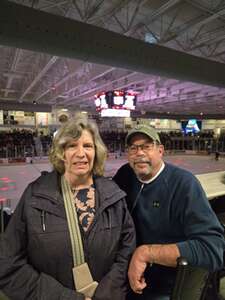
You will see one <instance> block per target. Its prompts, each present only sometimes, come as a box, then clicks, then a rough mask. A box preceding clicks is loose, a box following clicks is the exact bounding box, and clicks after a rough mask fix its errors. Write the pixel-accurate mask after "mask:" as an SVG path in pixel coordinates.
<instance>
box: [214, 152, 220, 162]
mask: <svg viewBox="0 0 225 300" xmlns="http://www.w3.org/2000/svg"><path fill="white" fill-rule="evenodd" d="M219 157H220V152H219V150H216V152H215V160H219Z"/></svg>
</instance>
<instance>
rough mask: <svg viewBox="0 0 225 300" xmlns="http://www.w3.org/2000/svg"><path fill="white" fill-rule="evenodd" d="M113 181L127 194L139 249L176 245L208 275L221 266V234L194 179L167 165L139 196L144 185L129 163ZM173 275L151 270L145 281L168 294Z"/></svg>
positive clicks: (223, 245) (156, 267)
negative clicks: (208, 272) (160, 245)
mask: <svg viewBox="0 0 225 300" xmlns="http://www.w3.org/2000/svg"><path fill="white" fill-rule="evenodd" d="M114 180H115V181H116V182H117V184H118V185H119V186H120V187H121V188H122V189H124V190H125V192H126V193H127V202H128V207H129V208H130V210H132V216H133V219H134V223H135V226H136V231H137V243H138V245H142V244H171V243H176V244H177V246H178V248H179V250H180V254H181V256H183V257H185V258H186V259H187V260H188V262H189V264H191V265H193V266H199V267H203V268H206V269H208V270H210V271H213V270H216V269H220V268H221V267H222V266H223V252H224V249H225V242H224V237H223V229H222V227H221V225H220V224H219V222H218V219H217V217H216V216H215V214H214V212H213V211H212V209H211V207H210V205H209V202H208V200H207V198H206V196H205V193H204V191H203V189H202V187H201V185H200V183H199V181H198V180H197V178H196V177H195V176H194V175H193V174H191V173H190V172H188V171H186V170H183V169H180V168H178V167H176V166H173V165H170V164H167V163H166V164H165V168H164V169H163V171H162V172H161V173H160V175H159V176H158V177H157V178H156V179H155V180H153V181H152V182H150V183H148V184H145V185H144V187H143V189H142V191H141V193H138V192H139V191H140V188H141V185H142V184H141V182H140V181H139V180H138V179H137V178H136V175H135V174H134V172H133V170H132V169H131V168H130V167H129V165H128V164H126V165H124V166H122V167H121V169H120V170H119V171H118V172H117V174H116V175H115V177H114ZM137 195H138V199H136V197H137ZM135 202H136V205H135V207H133V205H134V203H135ZM175 275H176V273H175V269H174V268H169V267H163V266H161V265H153V266H152V267H151V268H148V269H147V270H146V274H145V277H146V280H147V282H148V281H149V286H150V287H151V288H152V289H153V290H154V289H156V290H157V291H159V290H160V291H165V292H168V291H169V290H171V288H172V286H173V283H174V279H175Z"/></svg>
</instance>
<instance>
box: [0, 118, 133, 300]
mask: <svg viewBox="0 0 225 300" xmlns="http://www.w3.org/2000/svg"><path fill="white" fill-rule="evenodd" d="M105 158H106V148H105V145H104V144H103V142H102V140H101V138H100V136H99V132H98V129H97V126H96V125H95V124H94V123H93V122H91V121H89V120H88V119H86V118H85V117H84V116H79V115H78V116H76V117H75V118H74V119H72V120H70V121H69V122H68V123H66V124H64V125H63V126H62V127H61V128H60V129H59V131H58V132H57V134H56V136H55V138H54V140H53V145H52V148H51V153H50V161H51V162H52V164H53V167H54V171H52V172H51V173H48V172H45V173H44V174H42V175H41V176H40V177H39V178H38V179H37V180H35V181H34V182H33V183H31V184H29V186H28V187H27V189H26V190H25V192H24V194H23V196H22V198H21V200H20V202H19V204H18V206H17V208H16V210H15V212H14V214H13V216H12V218H11V220H10V222H9V224H8V226H7V229H6V231H5V233H4V234H3V236H2V237H1V241H0V290H2V291H3V293H5V294H6V295H7V296H8V297H9V298H10V299H11V300H19V299H27V300H29V299H30V300H33V299H46V300H55V299H71V300H72V299H74V300H91V299H93V300H111V299H112V297H113V298H114V299H116V300H125V296H126V291H127V287H128V286H127V285H128V282H127V269H128V261H129V259H130V256H131V254H132V252H133V250H134V248H135V230H134V225H133V222H132V218H131V216H130V214H129V212H128V209H127V207H126V203H125V198H124V197H125V193H124V192H123V191H121V190H120V189H119V188H118V186H117V185H116V184H115V183H114V182H113V181H112V180H109V179H107V178H104V177H103V176H102V174H103V170H104V162H105ZM69 220H71V222H70V221H69ZM68 228H72V229H70V230H69V229H68ZM70 237H71V240H70ZM78 253H79V254H78ZM84 259H85V260H86V262H87V263H88V266H89V268H90V272H91V273H92V276H93V279H94V280H95V282H91V283H90V284H91V285H90V286H91V287H93V289H92V292H93V293H94V295H93V298H92V297H91V295H90V293H89V292H90V288H89V287H90V286H87V287H85V288H84V289H80V288H79V287H78V286H77V281H78V280H80V281H85V278H86V277H85V278H83V277H84V276H85V274H84V273H83V272H82V270H84V269H85V270H86V272H88V270H89V268H88V267H87V265H85V264H82V265H79V266H78V267H77V268H73V266H74V265H75V266H76V265H77V264H80V263H84ZM72 269H74V270H73V271H74V273H73V272H72ZM79 270H81V271H79ZM73 275H74V281H75V283H74V281H73ZM97 282H98V285H97ZM82 283H83V282H82ZM75 286H76V288H75ZM96 286H97V287H96Z"/></svg>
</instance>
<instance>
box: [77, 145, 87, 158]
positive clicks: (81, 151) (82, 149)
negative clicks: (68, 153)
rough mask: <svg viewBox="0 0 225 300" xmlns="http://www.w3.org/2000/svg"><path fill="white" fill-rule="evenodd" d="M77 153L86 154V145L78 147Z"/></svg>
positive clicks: (78, 154)
mask: <svg viewBox="0 0 225 300" xmlns="http://www.w3.org/2000/svg"><path fill="white" fill-rule="evenodd" d="M76 155H77V156H84V155H85V151H84V147H83V146H79V147H77V151H76Z"/></svg>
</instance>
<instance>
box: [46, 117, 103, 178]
mask: <svg viewBox="0 0 225 300" xmlns="http://www.w3.org/2000/svg"><path fill="white" fill-rule="evenodd" d="M83 130H87V131H89V132H90V133H91V135H92V137H93V141H94V146H95V159H94V165H93V174H94V175H98V176H102V175H103V173H104V166H105V160H106V156H107V150H106V147H105V145H104V143H103V141H102V139H101V137H100V134H99V130H98V127H97V125H96V123H95V122H94V121H93V120H90V119H88V118H87V117H86V116H85V115H83V114H79V115H77V116H75V117H74V118H72V119H70V120H69V121H68V122H66V123H65V124H64V125H63V126H62V127H61V128H60V129H59V130H58V131H57V133H56V135H55V137H54V138H53V142H52V146H51V149H50V152H49V159H50V162H51V163H52V165H53V167H54V169H55V170H57V171H58V172H59V173H60V174H64V172H65V166H64V151H65V146H66V145H67V144H68V142H70V141H71V140H73V139H75V140H76V139H79V138H80V136H81V134H82V132H83Z"/></svg>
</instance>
